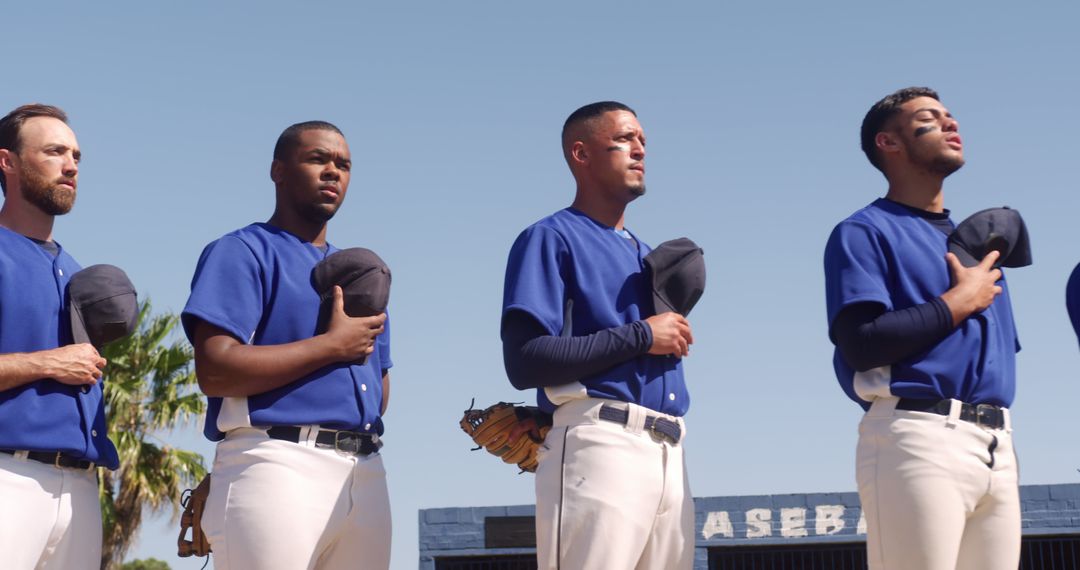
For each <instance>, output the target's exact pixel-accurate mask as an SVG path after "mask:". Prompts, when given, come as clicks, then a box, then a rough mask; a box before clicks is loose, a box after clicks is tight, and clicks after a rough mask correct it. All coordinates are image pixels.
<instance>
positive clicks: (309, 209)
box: [280, 129, 352, 223]
mask: <svg viewBox="0 0 1080 570" xmlns="http://www.w3.org/2000/svg"><path fill="white" fill-rule="evenodd" d="M280 162H281V175H282V178H281V182H282V186H283V188H284V189H285V193H286V196H287V197H288V199H289V200H290V201H291V202H292V206H293V207H294V208H295V209H296V210H297V212H298V213H299V214H300V215H301V216H303V217H304V218H306V219H308V220H311V221H313V222H316V223H326V222H328V221H329V220H330V218H333V217H334V214H336V213H337V211H338V208H340V207H341V204H342V202H344V201H345V192H346V191H347V190H348V189H349V174H350V171H351V169H352V155H350V154H349V145H348V143H346V142H345V137H343V136H341V135H339V134H337V133H335V132H333V131H327V130H322V129H310V130H307V131H304V132H302V133H300V137H299V144H298V145H297V146H296V148H295V149H293V153H292V154H291V155H290V156H289V157H288V158H286V159H285V160H282V161H280Z"/></svg>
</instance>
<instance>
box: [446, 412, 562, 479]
mask: <svg viewBox="0 0 1080 570" xmlns="http://www.w3.org/2000/svg"><path fill="white" fill-rule="evenodd" d="M474 403H475V402H474ZM460 423H461V429H462V431H464V432H465V433H466V434H467V435H468V436H469V437H471V438H472V440H473V441H474V442H476V445H477V447H475V448H473V451H476V450H477V449H486V450H488V452H489V453H491V454H493V455H495V456H498V457H499V458H501V459H502V460H503V461H505V462H506V463H510V464H514V465H517V466H518V468H519V469H521V472H522V473H524V472H525V471H528V472H530V473H533V472H535V471H536V465H537V463H538V462H537V459H536V451H537V450H538V449H539V448H540V444H541V443H543V442H544V438H545V437H546V436H547V433H548V431H550V430H551V416H550V415H548V414H546V413H544V412H541V411H540V409H539V408H536V407H533V406H516V405H514V404H508V403H506V402H499V403H498V404H495V405H493V406H489V407H487V408H485V409H483V410H474V409H473V407H472V404H470V405H469V409H468V410H465V415H464V416H463V417H462V418H461V422H460Z"/></svg>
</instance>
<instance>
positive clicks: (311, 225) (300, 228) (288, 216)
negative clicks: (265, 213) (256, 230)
mask: <svg viewBox="0 0 1080 570" xmlns="http://www.w3.org/2000/svg"><path fill="white" fill-rule="evenodd" d="M266 223H268V224H270V225H271V226H274V227H275V228H278V229H282V230H285V231H287V232H289V233H290V234H292V235H294V236H296V237H298V238H300V239H301V240H303V241H306V242H308V243H310V244H311V245H318V246H321V245H325V244H326V222H322V223H316V222H312V221H310V220H307V219H304V218H303V217H301V216H298V215H296V214H295V213H294V212H293V213H289V212H286V211H284V210H280V209H278V210H274V215H273V216H270V219H269V220H268V221H267V222H266Z"/></svg>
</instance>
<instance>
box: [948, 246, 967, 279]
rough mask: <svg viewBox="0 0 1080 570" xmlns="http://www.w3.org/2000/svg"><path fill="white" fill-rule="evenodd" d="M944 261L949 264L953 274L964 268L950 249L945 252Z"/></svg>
mask: <svg viewBox="0 0 1080 570" xmlns="http://www.w3.org/2000/svg"><path fill="white" fill-rule="evenodd" d="M945 263H948V264H949V269H951V270H952V272H953V274H956V273H957V272H959V271H961V270H963V269H964V266H963V264H961V263H960V258H958V257H956V254H955V253H953V252H951V251H950V252H949V253H946V254H945Z"/></svg>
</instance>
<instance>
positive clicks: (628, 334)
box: [502, 311, 652, 390]
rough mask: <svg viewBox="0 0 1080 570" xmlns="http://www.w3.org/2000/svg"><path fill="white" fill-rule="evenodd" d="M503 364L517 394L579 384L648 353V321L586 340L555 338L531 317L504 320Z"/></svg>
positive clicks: (519, 315)
mask: <svg viewBox="0 0 1080 570" xmlns="http://www.w3.org/2000/svg"><path fill="white" fill-rule="evenodd" d="M502 338H503V364H504V365H505V366H506V375H507V376H508V377H509V378H510V383H511V384H513V385H514V387H515V388H517V389H518V390H526V389H529V388H544V387H547V386H558V385H560V384H568V383H570V382H577V381H579V380H582V379H584V378H586V377H588V376H591V375H593V374H596V373H597V372H600V371H603V370H606V369H608V368H611V367H612V366H615V365H616V364H619V363H621V362H625V361H627V360H630V359H631V358H635V357H637V356H640V355H642V354H646V353H648V352H649V348H650V347H651V346H652V329H650V328H649V325H647V324H645V321H635V322H632V323H630V324H626V325H622V326H619V327H613V328H609V329H604V330H602V331H599V332H595V333H593V334H590V335H586V336H552V335H549V334H547V331H546V330H545V329H544V326H543V325H541V324H540V322H539V321H537V320H536V318H535V317H533V316H532V315H530V314H528V313H526V312H524V311H509V312H507V313H506V314H505V315H504V316H503V321H502Z"/></svg>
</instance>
